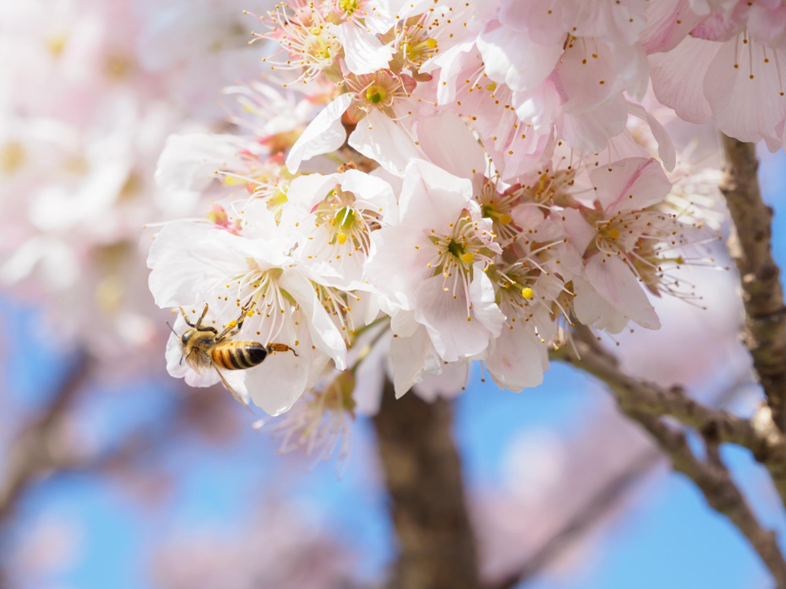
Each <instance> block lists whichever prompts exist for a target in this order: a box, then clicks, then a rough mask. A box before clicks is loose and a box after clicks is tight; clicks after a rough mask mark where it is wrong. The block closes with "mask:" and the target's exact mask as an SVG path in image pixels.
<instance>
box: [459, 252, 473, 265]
mask: <svg viewBox="0 0 786 589" xmlns="http://www.w3.org/2000/svg"><path fill="white" fill-rule="evenodd" d="M461 261H462V262H464V263H465V264H471V263H472V262H474V261H475V255H474V254H471V253H469V252H467V253H465V254H461Z"/></svg>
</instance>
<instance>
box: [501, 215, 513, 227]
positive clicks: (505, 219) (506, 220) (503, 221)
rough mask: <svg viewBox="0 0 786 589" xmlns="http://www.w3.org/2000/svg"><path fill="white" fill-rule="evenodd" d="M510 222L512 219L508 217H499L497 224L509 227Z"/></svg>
mask: <svg viewBox="0 0 786 589" xmlns="http://www.w3.org/2000/svg"><path fill="white" fill-rule="evenodd" d="M511 221H513V219H511V218H510V215H500V216H499V222H500V224H502V225H510V223H511Z"/></svg>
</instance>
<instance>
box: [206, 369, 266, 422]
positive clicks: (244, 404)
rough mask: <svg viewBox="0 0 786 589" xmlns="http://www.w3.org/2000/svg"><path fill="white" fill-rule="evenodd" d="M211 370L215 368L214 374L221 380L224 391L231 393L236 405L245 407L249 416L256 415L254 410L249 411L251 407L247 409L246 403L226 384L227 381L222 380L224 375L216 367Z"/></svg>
mask: <svg viewBox="0 0 786 589" xmlns="http://www.w3.org/2000/svg"><path fill="white" fill-rule="evenodd" d="M213 368H215V369H216V372H217V373H218V377H219V378H220V379H221V382H222V383H223V384H224V387H225V388H226V390H228V391H229V392H230V393H232V396H233V397H234V398H235V401H237V402H238V403H240V404H241V405H242V406H243V407H245V408H246V411H248V412H249V413H250V414H251V415H256V413H254V410H253V409H251V407H249V406H248V403H246V402H245V401H244V400H243V399H242V397H241V396H240V395H238V394H237V392H236V391H235V389H233V388H232V387H231V386H229V383H228V382H227V379H226V378H224V375H223V374H221V370H219V368H218V366H213Z"/></svg>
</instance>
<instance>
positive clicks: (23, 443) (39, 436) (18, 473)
mask: <svg viewBox="0 0 786 589" xmlns="http://www.w3.org/2000/svg"><path fill="white" fill-rule="evenodd" d="M89 363H90V361H89V359H88V357H87V355H86V354H84V353H81V352H80V353H77V357H76V360H75V362H74V365H73V367H72V368H71V371H70V372H69V374H68V376H67V377H66V379H65V380H64V381H63V383H62V384H61V386H60V388H59V389H58V390H57V391H56V392H55V394H54V396H53V397H52V399H51V400H50V401H49V403H48V404H47V405H46V407H45V408H44V409H43V410H42V412H41V414H40V415H39V416H38V417H37V418H36V419H35V420H34V421H33V422H32V423H30V424H29V425H28V426H27V427H25V428H24V429H23V430H22V431H21V432H20V433H19V435H18V436H17V437H16V439H14V440H13V441H12V442H11V444H10V445H9V448H8V461H7V463H6V469H5V471H4V472H3V473H2V480H0V523H2V522H4V521H5V520H6V519H7V518H8V517H9V516H10V515H11V514H12V513H13V511H14V509H15V507H16V505H17V504H18V502H19V500H20V498H21V497H22V496H23V495H24V493H25V491H26V489H27V488H28V487H29V486H30V485H31V484H32V483H33V481H34V480H35V479H36V478H37V477H38V476H40V475H41V474H42V473H44V472H47V471H49V470H52V469H67V468H69V466H71V465H72V464H74V463H75V461H76V460H77V457H76V456H74V455H72V454H71V453H69V452H68V451H67V449H65V448H63V446H62V445H61V444H60V443H58V440H57V436H58V435H59V434H60V428H61V426H62V418H63V416H64V414H65V413H66V412H67V411H68V409H69V408H70V407H71V406H72V405H73V403H74V401H75V399H76V398H77V397H78V395H79V393H80V392H81V391H82V390H83V389H84V385H85V383H86V382H87V379H88V374H89Z"/></svg>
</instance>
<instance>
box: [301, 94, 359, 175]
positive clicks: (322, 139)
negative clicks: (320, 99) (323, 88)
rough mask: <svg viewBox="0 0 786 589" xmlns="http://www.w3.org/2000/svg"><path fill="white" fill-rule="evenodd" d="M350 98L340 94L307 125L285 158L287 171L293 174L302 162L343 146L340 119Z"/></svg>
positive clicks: (344, 131)
mask: <svg viewBox="0 0 786 589" xmlns="http://www.w3.org/2000/svg"><path fill="white" fill-rule="evenodd" d="M351 102H352V96H350V95H349V94H341V95H339V96H337V97H336V98H335V99H334V100H333V101H332V102H331V103H330V104H328V105H327V106H326V107H325V108H324V109H322V111H321V112H320V113H319V114H318V115H317V116H316V117H315V118H314V120H313V121H311V123H309V125H308V127H306V130H305V131H303V134H302V135H301V136H300V137H299V138H298V140H297V141H296V142H295V144H294V145H293V146H292V149H290V150H289V155H288V156H287V169H288V170H289V171H290V172H292V173H293V174H294V173H295V172H297V171H298V169H299V168H300V164H301V163H303V161H305V160H308V159H311V158H312V157H314V156H315V155H322V154H323V153H330V152H331V151H335V150H337V149H338V148H339V147H341V146H342V145H343V144H344V141H346V138H347V132H346V130H345V129H344V125H343V124H341V117H342V116H343V115H344V113H345V112H346V110H347V108H349V104H350V103H351Z"/></svg>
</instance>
